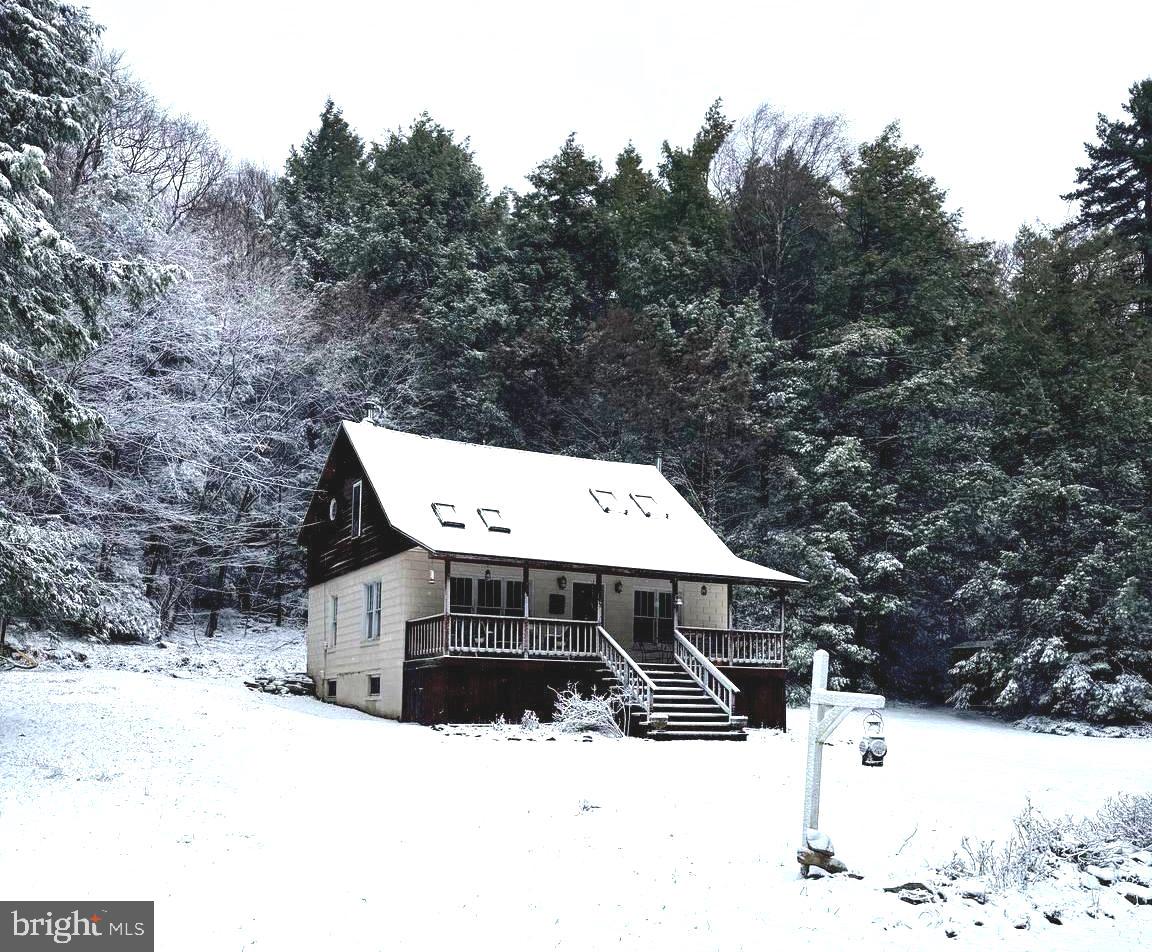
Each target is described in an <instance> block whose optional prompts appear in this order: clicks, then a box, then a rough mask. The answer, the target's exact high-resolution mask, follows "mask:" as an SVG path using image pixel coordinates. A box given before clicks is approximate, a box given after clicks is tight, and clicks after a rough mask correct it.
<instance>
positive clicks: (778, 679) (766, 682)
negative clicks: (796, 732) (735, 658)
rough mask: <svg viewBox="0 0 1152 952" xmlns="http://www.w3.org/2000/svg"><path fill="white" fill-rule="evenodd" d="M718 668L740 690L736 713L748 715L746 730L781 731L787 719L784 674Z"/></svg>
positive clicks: (758, 670) (748, 669) (781, 670)
mask: <svg viewBox="0 0 1152 952" xmlns="http://www.w3.org/2000/svg"><path fill="white" fill-rule="evenodd" d="M719 667H720V670H721V671H723V672H724V673H725V674H726V675H728V677H729V678H731V679H732V683H733V684H735V685H736V687H738V688H739V689H740V693H739V694H737V695H736V713H737V714H745V715H747V717H748V726H749V727H775V728H776V729H778V730H784V727H785V717H786V715H787V705H786V703H785V700H784V679H785V676H786V674H787V672H785V671H784V670H783V669H780V668H744V667H740V666H739V665H733V666H732V667H726V666H724V665H720V666H719Z"/></svg>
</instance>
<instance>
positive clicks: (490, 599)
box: [476, 578, 504, 615]
mask: <svg viewBox="0 0 1152 952" xmlns="http://www.w3.org/2000/svg"><path fill="white" fill-rule="evenodd" d="M503 587H504V585H503V583H502V582H501V581H500V579H498V578H481V579H477V580H476V613H477V614H479V615H499V614H500V608H501V605H500V591H501V589H502V588H503Z"/></svg>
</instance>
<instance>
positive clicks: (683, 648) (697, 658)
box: [672, 628, 740, 717]
mask: <svg viewBox="0 0 1152 952" xmlns="http://www.w3.org/2000/svg"><path fill="white" fill-rule="evenodd" d="M672 638H673V647H672V656H673V657H674V658H675V659H676V661H677V662H679V664H680V667H682V668H683V669H684V670H685V671H686V672H687V673H688V676H689V677H690V678H691V679H692V680H693V681H695V682H696V683H697V684H699V685H700V687H701V688H703V689H704V693H706V694H707V695H708V696H709V697H711V698H712V700H714V701H715V702H716V703H717V704H719V705H720V708H721V709H722V710H723V711H724V713H725V714H727V715H728V716H729V717H731V716H732V712H733V711H734V710H735V709H736V695H737V694H739V693H740V689H739V688H738V687H736V685H735V684H733V683H732V681H731V680H730V679H729V678H728V677H727V675H725V674H724V672H723V671H721V670H720V669H719V668H717V667H716V665H714V664H713V663H712V662H711V660H710V659H709V658H708V656H707V655H705V654H704V653H703V652H702V651H701V650H700V649H699V648H697V647H696V646H695V645H694V644H692V642H690V641H689V640H688V639H687V638H685V637H684V636H683V635H682V634H681V633H680V629H679V628H673V629H672Z"/></svg>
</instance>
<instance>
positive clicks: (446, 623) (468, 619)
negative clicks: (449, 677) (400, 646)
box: [405, 614, 600, 659]
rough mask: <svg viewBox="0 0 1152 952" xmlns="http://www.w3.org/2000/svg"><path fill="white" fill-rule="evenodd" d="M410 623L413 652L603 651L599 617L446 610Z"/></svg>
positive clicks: (554, 654)
mask: <svg viewBox="0 0 1152 952" xmlns="http://www.w3.org/2000/svg"><path fill="white" fill-rule="evenodd" d="M405 627H406V633H407V646H406V654H407V657H408V658H436V657H441V656H444V655H461V656H469V655H473V656H482V655H497V656H507V657H521V658H579V659H595V658H598V657H599V656H600V653H599V635H598V634H597V630H596V628H597V626H596V622H594V621H570V620H568V619H565V618H520V617H516V616H512V615H456V614H452V615H442V614H441V615H429V616H427V617H426V618H417V619H414V620H412V621H409V622H408V623H407V625H406V626H405Z"/></svg>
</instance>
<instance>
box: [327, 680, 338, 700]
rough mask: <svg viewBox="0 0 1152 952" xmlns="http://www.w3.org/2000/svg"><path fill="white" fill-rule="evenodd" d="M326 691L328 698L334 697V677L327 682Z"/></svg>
mask: <svg viewBox="0 0 1152 952" xmlns="http://www.w3.org/2000/svg"><path fill="white" fill-rule="evenodd" d="M327 693H328V697H330V698H335V697H336V680H335V679H332V680H331V681H329V682H328V691H327Z"/></svg>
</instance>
